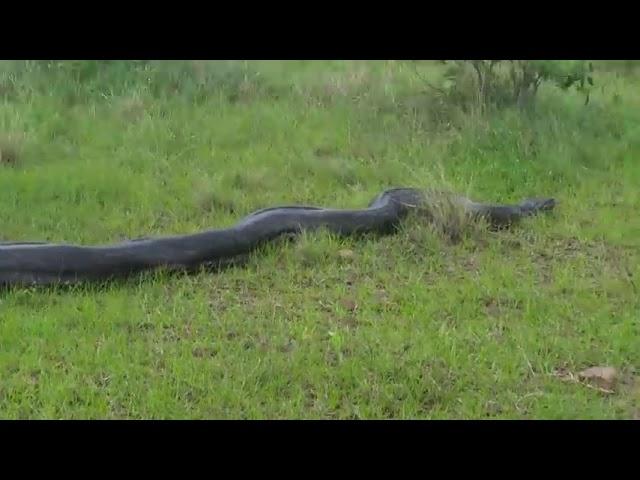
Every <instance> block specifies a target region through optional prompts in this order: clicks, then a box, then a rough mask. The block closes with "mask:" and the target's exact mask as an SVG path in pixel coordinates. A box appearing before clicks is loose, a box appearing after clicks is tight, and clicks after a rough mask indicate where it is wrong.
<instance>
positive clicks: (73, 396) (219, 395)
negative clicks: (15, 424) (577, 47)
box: [0, 61, 640, 419]
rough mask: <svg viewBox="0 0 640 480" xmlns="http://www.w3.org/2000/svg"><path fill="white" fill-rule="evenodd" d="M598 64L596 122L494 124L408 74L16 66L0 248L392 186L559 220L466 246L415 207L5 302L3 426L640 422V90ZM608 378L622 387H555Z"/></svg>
mask: <svg viewBox="0 0 640 480" xmlns="http://www.w3.org/2000/svg"><path fill="white" fill-rule="evenodd" d="M601 68H602V70H601V71H599V72H598V78H599V81H600V82H601V84H602V85H604V86H605V88H604V89H597V91H596V92H595V93H594V94H593V95H592V97H591V101H590V103H589V105H588V106H586V107H585V106H584V105H583V103H584V102H583V101H582V99H581V98H579V97H578V96H574V95H572V94H564V93H561V92H558V91H555V90H553V89H551V88H549V89H547V90H544V89H543V90H542V91H541V92H540V95H541V98H540V102H539V105H538V109H537V110H536V111H535V112H534V113H532V114H523V113H521V112H516V111H511V110H504V111H501V112H498V113H495V114H492V115H488V116H482V117H481V116H477V115H471V114H466V115H463V114H460V113H459V112H458V113H456V112H455V111H452V112H443V111H442V110H437V109H436V108H435V107H434V106H433V105H432V104H431V103H429V101H428V100H425V98H423V97H421V96H420V92H421V91H422V90H424V86H423V85H422V84H421V80H420V78H419V77H417V76H416V75H415V71H414V69H413V67H412V66H410V65H408V64H407V63H406V62H346V61H345V62H231V63H229V62H218V63H215V62H214V63H208V62H170V63H169V62H168V63H161V62H150V63H148V64H145V63H140V64H135V65H134V64H130V65H127V64H126V62H113V63H112V64H109V65H106V66H102V67H101V66H100V64H99V63H96V62H76V63H73V62H69V63H63V64H61V65H60V66H58V67H55V66H54V67H50V68H44V67H42V65H41V64H39V63H37V62H32V63H27V64H25V63H24V62H4V63H3V64H2V73H1V77H0V79H1V80H0V151H2V152H3V156H2V157H1V158H7V157H9V156H10V158H11V161H10V162H3V163H1V164H0V191H2V195H0V211H2V230H1V232H0V237H2V238H0V240H13V241H20V240H49V241H64V242H73V243H107V242H115V241H119V240H122V239H125V238H133V237H139V236H146V235H161V234H171V233H185V232H195V231H197V230H200V229H206V228H212V227H219V226H224V225H230V224H231V223H233V222H234V221H236V220H237V219H238V218H240V217H241V216H243V215H245V214H248V213H250V212H251V211H252V210H256V209H258V208H261V207H265V206H272V205H276V204H290V203H304V204H317V205H325V206H338V207H357V208H359V207H362V206H364V205H365V204H366V203H367V202H368V201H370V200H371V199H372V198H373V197H374V196H375V195H377V194H378V193H379V192H380V191H382V190H383V189H385V188H387V187H390V186H416V187H425V188H431V187H437V188H440V187H446V188H450V189H452V190H455V191H458V192H461V193H467V194H469V195H471V196H472V197H473V198H475V199H478V200H484V201H495V202H512V201H519V200H521V199H522V198H524V197H527V196H534V195H540V196H541V195H550V196H555V197H556V198H557V199H558V201H559V205H558V207H557V211H556V212H554V213H553V214H552V215H548V216H543V217H539V218H535V219H530V220H527V221H525V222H524V223H523V224H522V225H521V226H520V227H518V228H516V229H514V230H512V231H506V232H490V231H488V230H486V229H482V228H478V229H473V230H469V231H467V232H466V233H465V234H464V235H463V236H462V238H461V240H460V241H459V242H451V241H448V240H447V238H446V237H444V236H442V235H440V234H438V232H436V231H434V230H433V229H431V228H429V226H427V225H424V224H422V223H421V222H420V220H419V219H417V218H414V219H410V220H409V221H408V222H407V223H406V225H405V228H404V229H403V231H402V232H401V233H400V234H399V235H396V236H393V237H387V238H382V239H364V240H352V239H342V240H341V239H337V238H334V237H332V236H330V235H328V234H324V233H316V234H308V235H303V236H302V238H300V239H299V240H298V241H297V242H295V243H283V244H276V245H272V246H269V247H267V248H265V249H264V250H263V251H261V252H258V253H257V254H256V255H253V256H252V257H251V258H250V259H249V261H248V263H247V264H246V265H245V266H242V267H236V268H231V269H229V270H226V271H224V272H221V273H217V274H211V273H201V274H197V275H192V276H186V275H178V276H173V277H167V276H165V275H162V274H149V275H144V276H142V277H140V278H136V279H133V280H131V281H129V282H119V283H113V284H109V285H103V286H83V287H78V288H72V289H67V290H59V291H58V290H55V289H53V290H33V289H22V290H9V291H6V292H2V294H1V296H0V345H1V346H2V348H0V417H1V418H65V419H71V418H146V419H150V418H172V419H174V418H175V419H178V418H243V419H244V418H249V419H254V418H363V419H378V418H425V419H443V418H461V419H470V418H509V419H511V418H534V419H574V418H581V419H586V418H598V419H604V418H618V419H625V418H637V417H638V416H640V387H638V382H637V381H636V377H637V372H638V369H639V368H640V336H639V332H640V331H639V327H640V314H639V312H640V300H638V298H639V296H638V291H637V288H638V283H639V282H640V280H638V278H639V277H640V267H639V265H640V254H639V247H640V240H639V239H640V221H639V220H638V218H637V208H638V205H639V201H640V198H639V193H638V192H639V190H638V185H639V184H640V183H639V182H640V163H638V159H637V158H638V155H640V113H639V112H640V109H639V108H638V107H640V97H639V96H638V93H637V92H638V91H640V89H639V87H640V77H638V76H637V74H636V73H635V72H634V71H627V70H625V71H624V73H620V72H618V71H617V70H614V69H613V68H609V67H607V65H606V64H603V66H602V67H601ZM423 69H424V71H423V72H422V75H423V76H427V77H428V76H430V75H431V76H435V75H437V74H438V66H437V65H429V64H427V65H426V66H424V67H423ZM438 115H440V116H438ZM5 152H7V153H5ZM594 365H603V366H604V365H611V366H614V367H615V368H617V369H618V370H619V372H620V379H621V380H620V385H619V387H618V388H617V389H616V392H615V393H614V394H604V393H602V392H599V391H597V390H594V389H590V388H586V386H585V385H582V384H579V383H575V382H564V381H562V379H561V378H559V377H558V376H557V375H556V374H555V373H556V372H557V371H571V372H578V371H580V370H582V369H585V368H587V367H591V366H594Z"/></svg>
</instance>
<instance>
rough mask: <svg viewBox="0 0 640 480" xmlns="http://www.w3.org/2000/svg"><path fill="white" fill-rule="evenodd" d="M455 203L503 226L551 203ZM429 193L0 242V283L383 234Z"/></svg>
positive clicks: (187, 265) (58, 279) (175, 265)
mask: <svg viewBox="0 0 640 480" xmlns="http://www.w3.org/2000/svg"><path fill="white" fill-rule="evenodd" d="M452 198H453V200H454V204H455V205H456V206H457V207H459V209H460V210H461V211H462V212H463V213H464V215H466V216H468V217H473V218H482V219H484V220H486V221H487V222H488V224H489V225H490V226H492V227H497V228H504V227H509V226H511V225H513V224H515V223H517V222H519V221H520V220H521V219H523V218H525V217H529V216H532V215H535V214H537V213H539V212H542V211H548V210H552V209H553V208H554V207H555V205H556V201H555V199H553V198H528V199H525V200H523V201H522V202H520V203H517V204H490V203H482V202H476V201H472V200H470V199H469V198H467V197H464V196H455V197H452ZM436 208H437V204H436V202H434V200H433V196H432V195H429V194H427V193H426V192H425V190H423V189H418V188H389V189H387V190H385V191H383V192H382V193H380V194H379V195H378V196H376V197H375V198H374V199H373V200H372V201H371V202H370V203H369V204H368V205H367V207H365V208H362V209H344V208H343V209H341V208H323V207H317V206H304V205H290V206H276V207H269V208H263V209H261V210H257V211H255V212H253V213H251V214H249V215H247V216H245V217H244V218H241V219H240V220H239V221H238V222H237V223H235V224H233V225H231V226H229V227H226V228H217V229H209V230H205V231H200V232H196V233H192V234H183V235H167V236H158V237H151V238H140V239H133V240H126V241H122V242H119V243H115V244H109V245H74V244H66V243H48V242H3V243H0V285H1V286H3V287H6V286H46V285H60V284H62V285H70V284H78V283H84V282H97V281H106V280H111V279H114V278H120V277H130V276H132V275H135V274H140V273H141V272H144V271H150V270H156V269H161V268H165V269H170V270H185V271H193V270H196V269H198V268H200V267H203V266H207V265H214V264H216V263H223V262H225V261H228V260H230V259H233V258H235V257H237V256H241V255H246V254H250V253H251V252H253V251H255V250H256V249H258V248H259V247H260V246H262V245H264V244H266V243H268V242H272V241H274V240H275V239H277V238H279V237H283V236H294V237H295V236H296V235H298V234H300V233H302V232H310V231H314V230H320V229H324V230H327V231H329V232H330V233H332V234H335V235H337V236H357V235H362V234H374V235H390V234H393V233H395V232H397V231H398V229H399V228H400V226H401V224H402V222H403V220H404V219H405V218H406V217H407V216H408V215H409V214H410V212H412V211H417V210H420V211H423V212H427V213H428V214H430V215H431V217H432V218H433V217H434V212H435V210H436Z"/></svg>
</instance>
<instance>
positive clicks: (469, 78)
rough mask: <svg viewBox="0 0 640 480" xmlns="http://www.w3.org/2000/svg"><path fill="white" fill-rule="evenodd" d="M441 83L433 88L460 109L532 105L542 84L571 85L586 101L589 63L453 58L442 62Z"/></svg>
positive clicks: (590, 81) (564, 87) (590, 80)
mask: <svg viewBox="0 0 640 480" xmlns="http://www.w3.org/2000/svg"><path fill="white" fill-rule="evenodd" d="M443 63H444V64H445V65H446V66H447V68H446V70H445V74H444V80H445V81H444V84H443V85H441V86H440V87H433V88H434V89H435V90H436V91H438V92H439V93H440V94H442V95H444V96H445V97H446V98H447V99H448V100H449V101H453V102H455V103H456V104H459V105H461V106H462V107H463V108H466V109H469V108H474V109H479V110H481V111H486V110H487V109H490V108H502V107H507V106H518V107H520V108H528V107H532V106H533V105H534V103H535V100H536V97H537V93H538V89H539V87H540V86H541V85H542V84H543V83H548V84H553V85H556V86H557V87H559V88H561V89H562V90H568V89H570V88H573V89H575V90H577V91H578V92H581V93H583V94H584V95H585V104H586V103H588V102H589V93H590V88H591V87H592V86H593V65H592V63H591V62H586V61H555V60H455V61H444V62H443Z"/></svg>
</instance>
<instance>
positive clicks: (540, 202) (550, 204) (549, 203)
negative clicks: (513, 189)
mask: <svg viewBox="0 0 640 480" xmlns="http://www.w3.org/2000/svg"><path fill="white" fill-rule="evenodd" d="M555 206H556V200H555V198H527V199H526V200H524V201H522V203H520V208H522V210H523V211H524V212H526V213H529V214H533V213H536V212H539V211H548V210H553V208H554V207H555Z"/></svg>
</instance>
